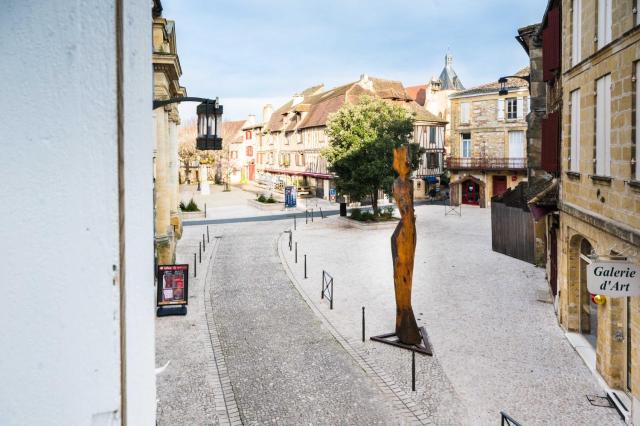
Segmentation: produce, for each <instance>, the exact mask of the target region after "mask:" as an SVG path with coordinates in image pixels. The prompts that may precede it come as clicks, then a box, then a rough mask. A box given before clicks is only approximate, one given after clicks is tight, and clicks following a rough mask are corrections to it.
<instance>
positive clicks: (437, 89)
mask: <svg viewBox="0 0 640 426" xmlns="http://www.w3.org/2000/svg"><path fill="white" fill-rule="evenodd" d="M464 89H465V88H464V85H463V84H462V81H461V80H460V78H458V74H457V73H456V72H455V70H454V69H453V56H452V55H451V54H449V53H447V54H446V55H445V57H444V68H442V71H441V72H440V75H439V76H438V78H436V77H435V76H433V77H431V79H430V80H429V81H428V82H427V83H426V84H421V85H417V86H409V87H407V88H406V90H407V93H408V94H409V96H411V97H412V98H413V99H414V100H415V101H416V103H417V104H418V105H420V106H423V107H424V108H425V109H426V110H427V111H429V112H430V113H431V114H433V115H435V116H436V117H438V118H440V119H442V120H444V121H446V122H448V123H451V99H449V96H451V95H453V94H454V93H457V92H459V91H461V90H464ZM450 131H451V126H449V127H447V128H446V129H445V143H447V142H448V141H449V136H450Z"/></svg>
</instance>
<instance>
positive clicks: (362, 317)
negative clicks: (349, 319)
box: [362, 306, 364, 342]
mask: <svg viewBox="0 0 640 426" xmlns="http://www.w3.org/2000/svg"><path fill="white" fill-rule="evenodd" d="M362 341H363V342H364V306H363V307H362Z"/></svg>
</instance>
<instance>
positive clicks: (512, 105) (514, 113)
mask: <svg viewBox="0 0 640 426" xmlns="http://www.w3.org/2000/svg"><path fill="white" fill-rule="evenodd" d="M520 103H521V104H522V98H520ZM516 118H518V98H507V120H515V119H516Z"/></svg>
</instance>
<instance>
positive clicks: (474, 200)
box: [460, 180, 480, 206]
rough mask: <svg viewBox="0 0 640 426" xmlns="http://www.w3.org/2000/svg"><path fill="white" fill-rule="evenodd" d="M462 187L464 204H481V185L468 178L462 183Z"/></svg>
mask: <svg viewBox="0 0 640 426" xmlns="http://www.w3.org/2000/svg"><path fill="white" fill-rule="evenodd" d="M460 186H461V187H462V204H471V205H474V206H477V205H478V204H480V185H478V184H477V183H475V182H473V181H470V180H467V181H464V182H462V183H461V184H460Z"/></svg>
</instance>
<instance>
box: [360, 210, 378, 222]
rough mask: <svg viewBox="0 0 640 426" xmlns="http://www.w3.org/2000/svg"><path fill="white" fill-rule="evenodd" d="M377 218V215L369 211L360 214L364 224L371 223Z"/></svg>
mask: <svg viewBox="0 0 640 426" xmlns="http://www.w3.org/2000/svg"><path fill="white" fill-rule="evenodd" d="M375 217H376V215H375V214H373V213H372V212H369V211H366V212H362V213H361V214H360V220H361V221H363V222H370V221H372V220H375Z"/></svg>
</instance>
